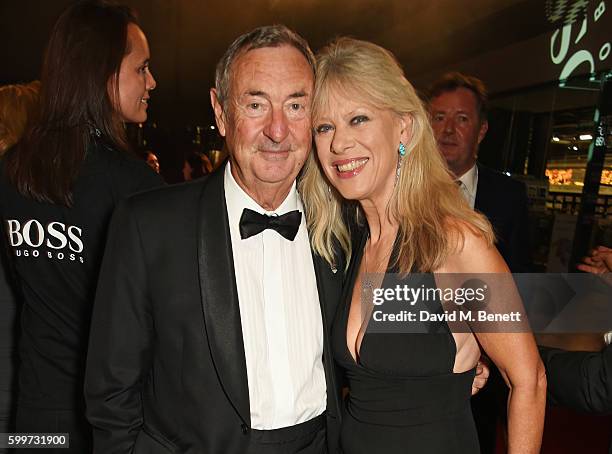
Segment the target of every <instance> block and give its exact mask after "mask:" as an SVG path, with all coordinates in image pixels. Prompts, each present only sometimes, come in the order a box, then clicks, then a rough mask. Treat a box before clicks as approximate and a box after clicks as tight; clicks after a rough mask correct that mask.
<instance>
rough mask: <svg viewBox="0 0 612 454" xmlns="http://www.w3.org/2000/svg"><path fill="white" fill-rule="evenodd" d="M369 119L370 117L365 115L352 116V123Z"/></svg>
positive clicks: (356, 123)
mask: <svg viewBox="0 0 612 454" xmlns="http://www.w3.org/2000/svg"><path fill="white" fill-rule="evenodd" d="M369 120H370V119H369V118H368V117H366V116H365V115H357V116H356V117H353V118H351V124H352V125H358V124H360V123H365V122H366V121H369Z"/></svg>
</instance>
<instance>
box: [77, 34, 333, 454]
mask: <svg viewBox="0 0 612 454" xmlns="http://www.w3.org/2000/svg"><path fill="white" fill-rule="evenodd" d="M313 82H314V57H313V55H312V52H311V50H310V48H309V47H308V44H307V43H306V42H305V41H304V40H303V38H301V37H300V36H299V35H297V34H296V33H294V32H292V31H291V30H289V29H287V28H286V27H284V26H271V27H260V28H258V29H256V30H254V31H252V32H250V33H247V34H245V35H242V36H241V37H239V38H238V39H236V40H235V41H234V42H233V43H232V44H231V46H230V47H229V49H228V50H227V51H226V53H225V55H224V56H223V58H222V59H221V61H220V62H219V65H218V67H217V72H216V87H215V88H214V89H212V90H211V101H212V104H213V107H214V111H215V116H216V121H217V125H218V127H219V131H220V133H221V134H222V135H223V136H225V139H226V144H227V148H228V150H229V156H230V158H229V162H228V163H227V165H226V166H224V167H222V168H221V169H220V170H219V171H217V172H216V173H214V174H212V175H211V176H209V177H207V178H203V179H200V180H197V181H195V182H193V183H189V184H184V185H177V186H172V187H167V188H163V189H160V190H158V191H152V192H149V193H143V194H139V195H136V196H134V197H132V198H129V199H128V200H127V201H126V202H124V203H123V204H122V205H120V206H119V208H118V209H117V211H116V212H115V215H114V219H113V222H112V225H111V229H110V234H109V240H108V245H107V250H106V254H105V258H104V263H103V266H102V272H101V276H100V282H99V286H98V293H97V296H96V301H95V305H94V313H93V320H92V328H91V337H90V347H89V356H88V360H87V377H86V387H85V388H86V389H85V394H86V399H87V416H88V418H89V421H90V422H91V424H92V425H93V428H94V447H95V452H96V453H113V454H117V453H125V454H128V453H134V454H141V453H160V454H161V453H181V454H183V453H184V454H196V453H197V454H201V453H209V454H245V453H247V454H259V453H262V454H280V453H287V454H291V453H301V454H321V453H325V452H328V451H329V452H335V450H336V446H337V439H338V429H339V422H340V421H339V418H340V411H339V397H338V396H339V388H338V385H339V384H338V383H337V381H336V377H335V371H334V364H333V359H332V355H331V353H330V344H329V329H328V327H329V324H330V323H331V320H332V318H333V314H334V313H335V309H336V305H337V303H338V302H339V301H340V292H341V287H342V279H343V277H342V274H343V273H342V270H343V269H344V263H343V261H342V258H341V257H339V258H338V262H337V270H339V271H337V270H336V269H331V268H330V266H329V265H327V264H326V262H325V261H324V260H323V259H321V258H320V257H318V256H314V255H312V253H311V250H310V244H309V240H308V232H307V229H306V223H305V217H304V216H303V214H302V213H303V207H302V202H301V200H300V196H299V194H298V193H297V191H296V185H295V179H296V177H297V175H298V173H299V171H300V170H301V168H302V166H303V164H304V161H305V160H306V157H307V155H308V153H309V152H310V148H311V123H310V103H311V96H312V91H313Z"/></svg>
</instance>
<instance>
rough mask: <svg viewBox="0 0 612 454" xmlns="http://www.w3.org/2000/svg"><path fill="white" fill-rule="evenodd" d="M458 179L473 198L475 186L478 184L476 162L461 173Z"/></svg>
mask: <svg viewBox="0 0 612 454" xmlns="http://www.w3.org/2000/svg"><path fill="white" fill-rule="evenodd" d="M458 180H459V181H461V183H463V185H464V187H465V190H466V191H467V193H468V194H469V195H470V197H472V198H474V196H475V195H476V186H477V185H478V167H477V166H476V164H474V165H473V166H472V168H471V169H470V170H468V171H467V172H465V173H464V174H463V175H461V176H460V177H459V178H458Z"/></svg>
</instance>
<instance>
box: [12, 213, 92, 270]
mask: <svg viewBox="0 0 612 454" xmlns="http://www.w3.org/2000/svg"><path fill="white" fill-rule="evenodd" d="M6 226H7V229H6V230H7V235H8V240H9V244H10V245H11V247H12V248H13V251H14V253H15V255H16V256H17V257H34V258H38V257H45V258H48V259H54V260H69V261H71V262H74V261H79V262H80V263H84V259H83V256H82V255H81V254H82V253H83V249H84V245H83V240H82V233H83V229H81V228H80V227H77V226H75V225H66V224H64V223H62V222H50V223H48V224H47V225H43V224H42V223H41V222H40V221H37V220H36V219H30V220H28V221H25V222H23V223H21V222H19V221H18V220H17V219H8V220H7V221H6Z"/></svg>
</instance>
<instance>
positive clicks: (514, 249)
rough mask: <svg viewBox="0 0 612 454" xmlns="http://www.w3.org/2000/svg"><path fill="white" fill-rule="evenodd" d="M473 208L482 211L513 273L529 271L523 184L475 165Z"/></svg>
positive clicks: (525, 201) (527, 231) (527, 225)
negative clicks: (476, 180)
mask: <svg viewBox="0 0 612 454" xmlns="http://www.w3.org/2000/svg"><path fill="white" fill-rule="evenodd" d="M474 208H475V209H476V210H478V211H480V212H481V213H482V214H484V215H485V216H486V217H487V218H488V219H489V221H490V222H491V224H492V225H493V229H494V231H495V235H496V236H497V249H498V250H499V252H500V254H501V256H502V257H503V258H504V260H505V261H506V263H507V264H508V268H510V271H512V272H513V273H525V272H528V271H530V268H531V265H530V264H531V259H530V249H529V224H528V215H527V191H526V189H525V185H524V184H523V183H521V182H519V181H516V180H514V179H512V178H510V177H509V176H507V175H504V174H502V173H499V172H496V171H494V170H491V169H488V168H486V167H484V166H482V165H480V164H478V186H477V188H476V201H475V203H474Z"/></svg>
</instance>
